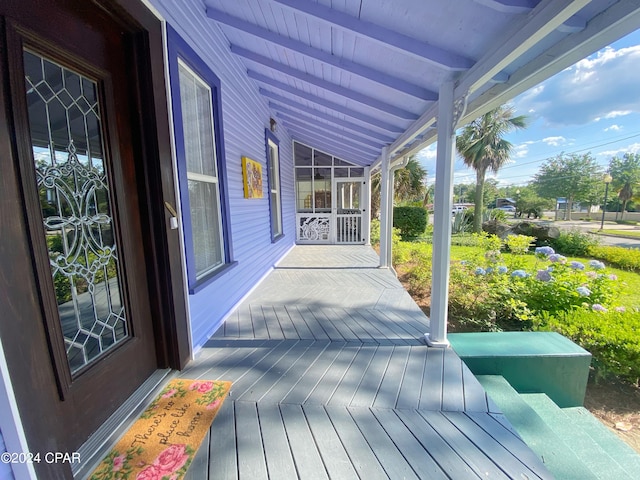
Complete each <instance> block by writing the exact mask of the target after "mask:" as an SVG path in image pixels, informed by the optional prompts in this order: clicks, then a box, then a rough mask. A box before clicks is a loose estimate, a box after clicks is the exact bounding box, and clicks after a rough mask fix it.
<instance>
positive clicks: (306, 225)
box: [296, 213, 331, 243]
mask: <svg viewBox="0 0 640 480" xmlns="http://www.w3.org/2000/svg"><path fill="white" fill-rule="evenodd" d="M296 225H297V228H296V240H297V241H298V243H331V214H330V213H298V214H296Z"/></svg>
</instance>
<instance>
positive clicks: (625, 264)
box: [588, 245, 640, 272]
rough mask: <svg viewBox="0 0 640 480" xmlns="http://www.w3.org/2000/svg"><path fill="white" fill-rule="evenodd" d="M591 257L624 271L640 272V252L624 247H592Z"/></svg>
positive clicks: (589, 249)
mask: <svg viewBox="0 0 640 480" xmlns="http://www.w3.org/2000/svg"><path fill="white" fill-rule="evenodd" d="M588 252H589V255H591V256H592V257H594V258H598V259H600V260H603V261H604V262H606V263H608V264H610V265H614V266H616V267H619V268H621V269H623V270H631V271H633V272H640V250H636V249H632V248H624V247H608V246H600V245H592V246H590V247H589V248H588Z"/></svg>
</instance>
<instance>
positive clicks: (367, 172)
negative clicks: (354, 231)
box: [362, 167, 371, 245]
mask: <svg viewBox="0 0 640 480" xmlns="http://www.w3.org/2000/svg"><path fill="white" fill-rule="evenodd" d="M364 179H365V182H366V184H365V186H364V191H363V195H364V196H365V197H364V198H366V200H365V201H364V202H363V205H364V215H363V216H362V228H363V229H364V244H365V245H371V169H370V168H369V167H364Z"/></svg>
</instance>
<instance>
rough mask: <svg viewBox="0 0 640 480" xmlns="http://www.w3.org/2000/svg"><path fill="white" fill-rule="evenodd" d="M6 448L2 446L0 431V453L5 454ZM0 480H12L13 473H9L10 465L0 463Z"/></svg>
mask: <svg viewBox="0 0 640 480" xmlns="http://www.w3.org/2000/svg"><path fill="white" fill-rule="evenodd" d="M6 451H7V447H6V446H5V445H4V437H3V436H2V431H0V453H5V452H6ZM0 480H13V472H12V471H11V465H9V464H8V463H4V462H0Z"/></svg>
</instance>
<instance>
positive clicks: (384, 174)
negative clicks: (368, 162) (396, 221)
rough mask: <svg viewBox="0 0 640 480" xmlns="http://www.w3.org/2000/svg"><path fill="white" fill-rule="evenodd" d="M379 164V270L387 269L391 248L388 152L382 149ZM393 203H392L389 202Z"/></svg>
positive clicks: (385, 148)
mask: <svg viewBox="0 0 640 480" xmlns="http://www.w3.org/2000/svg"><path fill="white" fill-rule="evenodd" d="M381 156H382V162H381V163H380V196H381V198H380V268H388V267H389V263H388V254H387V252H388V250H389V249H390V246H391V224H390V223H389V203H390V202H391V199H390V198H389V150H388V148H387V146H386V145H385V146H384V147H382V155H381ZM391 203H393V202H391Z"/></svg>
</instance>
